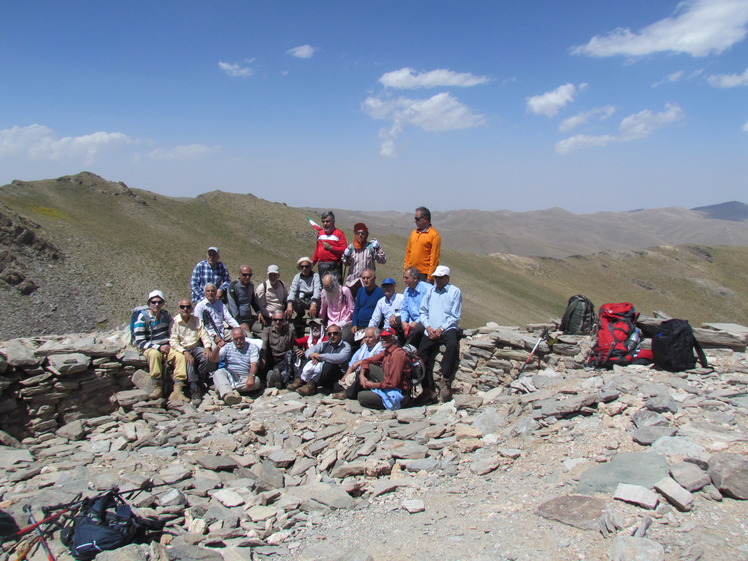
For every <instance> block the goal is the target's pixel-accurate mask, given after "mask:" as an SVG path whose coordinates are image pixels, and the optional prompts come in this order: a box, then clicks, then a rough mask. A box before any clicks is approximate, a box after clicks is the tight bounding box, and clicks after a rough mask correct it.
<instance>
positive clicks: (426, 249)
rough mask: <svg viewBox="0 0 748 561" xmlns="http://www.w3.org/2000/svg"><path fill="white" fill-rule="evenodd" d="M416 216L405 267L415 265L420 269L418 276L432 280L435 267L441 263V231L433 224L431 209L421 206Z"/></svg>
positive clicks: (406, 251) (406, 253) (423, 279)
mask: <svg viewBox="0 0 748 561" xmlns="http://www.w3.org/2000/svg"><path fill="white" fill-rule="evenodd" d="M414 218H415V221H416V229H415V230H413V231H412V232H411V233H410V238H408V247H407V248H406V249H405V264H404V266H403V269H407V268H408V267H415V268H416V269H418V278H419V279H421V280H422V281H429V282H430V281H431V278H432V275H433V273H434V269H436V267H437V266H438V265H439V253H440V252H441V247H442V239H441V236H439V232H437V231H436V229H435V228H434V227H433V226H432V225H431V212H430V211H429V209H427V208H426V207H425V206H419V207H418V208H417V209H416V214H415V217H414Z"/></svg>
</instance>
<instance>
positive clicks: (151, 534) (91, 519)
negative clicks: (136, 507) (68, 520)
mask: <svg viewBox="0 0 748 561" xmlns="http://www.w3.org/2000/svg"><path fill="white" fill-rule="evenodd" d="M165 523H166V521H159V520H155V519H152V518H142V517H140V516H137V515H136V514H135V513H134V512H133V511H132V509H131V508H130V507H129V506H128V505H127V503H125V501H124V500H123V499H122V497H121V496H120V495H119V493H118V492H117V491H116V490H111V491H109V492H107V493H105V494H104V495H100V496H98V497H94V498H93V499H88V500H87V501H86V502H85V503H84V505H83V508H82V510H81V514H79V515H78V516H76V517H75V519H74V520H73V527H72V529H70V530H69V532H67V533H66V534H65V535H63V536H61V537H62V540H63V543H64V544H65V545H67V546H68V547H69V548H70V553H71V554H72V555H73V557H75V558H76V559H78V561H88V560H90V559H93V558H94V557H96V555H97V554H99V553H101V552H102V551H109V550H112V549H117V548H120V547H123V546H125V545H128V544H131V543H146V542H148V541H151V539H156V538H157V537H158V534H160V533H161V531H162V530H163V528H164V525H165Z"/></svg>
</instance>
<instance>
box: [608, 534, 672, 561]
mask: <svg viewBox="0 0 748 561" xmlns="http://www.w3.org/2000/svg"><path fill="white" fill-rule="evenodd" d="M608 560H609V561H664V560H665V549H664V548H663V547H662V546H661V545H660V544H658V543H657V542H656V541H653V540H650V539H648V538H635V537H632V536H616V537H615V538H613V540H612V541H611V544H610V548H609V549H608Z"/></svg>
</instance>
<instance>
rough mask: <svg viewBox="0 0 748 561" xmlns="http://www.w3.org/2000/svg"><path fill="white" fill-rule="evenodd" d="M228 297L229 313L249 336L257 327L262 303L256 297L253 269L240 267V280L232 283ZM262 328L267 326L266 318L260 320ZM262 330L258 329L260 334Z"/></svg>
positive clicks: (227, 291)
mask: <svg viewBox="0 0 748 561" xmlns="http://www.w3.org/2000/svg"><path fill="white" fill-rule="evenodd" d="M226 297H227V302H228V307H229V313H230V314H231V317H233V318H234V319H235V320H236V321H237V322H238V323H239V327H241V328H242V329H244V331H245V332H246V333H247V334H249V333H251V332H252V328H253V327H256V326H255V322H256V321H257V319H258V317H257V314H258V313H259V312H260V303H259V302H258V301H257V297H256V296H255V285H254V283H253V282H252V267H250V266H249V265H242V266H241V267H239V278H238V279H236V280H234V281H231V284H229V286H228V288H227V289H226ZM259 320H260V323H261V324H262V327H264V326H265V325H267V322H265V318H263V317H262V316H260V318H259ZM259 331H260V329H257V332H258V333H259Z"/></svg>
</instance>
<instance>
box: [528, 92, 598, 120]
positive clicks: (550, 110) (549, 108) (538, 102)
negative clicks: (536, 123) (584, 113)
mask: <svg viewBox="0 0 748 561" xmlns="http://www.w3.org/2000/svg"><path fill="white" fill-rule="evenodd" d="M585 89H587V84H579V90H578V91H580V92H581V91H583V90H585ZM576 95H577V86H575V85H574V84H564V85H563V86H559V87H557V88H556V89H555V90H553V91H552V92H546V93H544V94H541V95H536V96H533V97H528V98H527V110H528V111H529V112H530V113H535V114H536V115H545V116H546V117H548V118H551V117H555V116H556V115H557V114H558V112H559V111H560V110H561V109H562V108H563V107H564V106H566V105H567V104H569V103H571V102H572V101H574V98H575V97H576Z"/></svg>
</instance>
